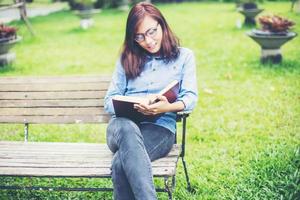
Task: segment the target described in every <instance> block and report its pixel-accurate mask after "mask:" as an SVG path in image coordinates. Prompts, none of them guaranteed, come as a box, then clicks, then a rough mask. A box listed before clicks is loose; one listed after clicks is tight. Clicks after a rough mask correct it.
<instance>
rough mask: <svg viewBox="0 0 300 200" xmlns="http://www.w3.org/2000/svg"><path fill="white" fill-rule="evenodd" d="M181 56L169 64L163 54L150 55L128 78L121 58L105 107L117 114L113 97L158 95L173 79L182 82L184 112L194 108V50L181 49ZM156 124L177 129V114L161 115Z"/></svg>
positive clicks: (195, 88)
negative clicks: (135, 72) (136, 71)
mask: <svg viewBox="0 0 300 200" xmlns="http://www.w3.org/2000/svg"><path fill="white" fill-rule="evenodd" d="M179 52H180V54H179V56H178V58H177V59H176V60H175V61H171V62H169V63H167V64H166V63H165V62H164V60H163V59H161V58H159V57H152V56H148V57H147V60H146V63H145V66H144V68H143V71H142V72H141V74H140V75H139V76H138V77H136V78H134V79H128V80H127V78H126V75H125V71H124V68H123V66H122V64H121V62H120V60H119V61H118V62H117V64H116V69H115V71H114V73H113V76H112V81H111V83H110V86H109V89H108V91H107V93H106V96H105V99H104V108H105V111H106V112H107V113H109V114H110V115H112V116H114V114H115V113H114V108H113V104H112V100H111V98H112V97H113V96H115V95H125V96H147V95H149V94H157V93H159V92H160V90H162V89H163V88H164V87H166V86H167V85H168V84H169V83H171V82H172V81H173V80H177V81H179V83H180V90H179V94H178V97H177V101H182V102H183V103H184V106H185V107H184V111H191V110H192V109H193V108H194V107H195V105H196V103H197V98H198V90H197V80H196V65H195V57H194V54H193V52H192V51H191V50H189V49H187V48H183V47H180V48H179ZM141 123H154V124H156V125H159V126H163V127H165V128H167V129H169V130H170V131H171V132H173V133H175V132H176V114H175V113H171V112H167V113H164V114H163V115H162V116H160V117H159V118H157V119H156V120H155V121H154V122H153V121H152V122H147V121H144V122H141Z"/></svg>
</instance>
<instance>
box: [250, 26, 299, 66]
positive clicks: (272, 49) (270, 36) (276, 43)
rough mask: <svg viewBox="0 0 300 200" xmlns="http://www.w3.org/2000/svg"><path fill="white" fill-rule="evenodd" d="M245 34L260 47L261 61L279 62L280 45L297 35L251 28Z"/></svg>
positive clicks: (280, 55) (280, 56)
mask: <svg viewBox="0 0 300 200" xmlns="http://www.w3.org/2000/svg"><path fill="white" fill-rule="evenodd" d="M247 35H248V36H249V37H250V38H252V39H253V40H254V41H255V42H256V43H257V44H259V46H260V47H261V57H260V61H261V63H268V62H271V63H274V64H277V63H281V61H282V54H281V50H280V47H281V46H282V45H284V44H285V43H286V42H288V41H290V40H292V39H293V38H294V37H296V36H297V33H294V32H287V33H272V32H266V31H260V30H252V31H249V32H247Z"/></svg>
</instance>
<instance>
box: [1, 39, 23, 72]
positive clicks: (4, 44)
mask: <svg viewBox="0 0 300 200" xmlns="http://www.w3.org/2000/svg"><path fill="white" fill-rule="evenodd" d="M21 39H22V38H21V37H20V36H18V37H15V38H1V39H0V66H4V65H8V64H11V63H12V62H13V61H14V60H15V59H16V54H15V53H14V52H11V51H10V49H11V48H12V47H13V46H14V45H15V44H16V43H18V42H19V41H21Z"/></svg>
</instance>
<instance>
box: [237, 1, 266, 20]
mask: <svg viewBox="0 0 300 200" xmlns="http://www.w3.org/2000/svg"><path fill="white" fill-rule="evenodd" d="M237 10H238V11H239V12H240V13H241V14H243V15H244V16H245V21H244V25H246V26H253V25H256V21H255V17H256V15H258V14H259V13H261V12H262V11H263V9H259V8H258V6H257V4H256V3H255V1H254V0H246V1H241V2H240V3H239V4H238V6H237Z"/></svg>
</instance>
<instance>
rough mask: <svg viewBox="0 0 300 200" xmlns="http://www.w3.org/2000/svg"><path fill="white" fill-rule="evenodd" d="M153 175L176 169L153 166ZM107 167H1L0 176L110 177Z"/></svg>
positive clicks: (173, 172)
mask: <svg viewBox="0 0 300 200" xmlns="http://www.w3.org/2000/svg"><path fill="white" fill-rule="evenodd" d="M152 171H153V175H154V176H155V177H159V176H173V175H175V172H176V169H175V168H174V167H154V168H153V170H152ZM110 173H111V170H110V169H109V168H100V167H99V168H38V169H37V168H22V167H20V168H18V167H14V168H11V167H1V174H0V176H1V175H2V176H18V177H20V176H24V177H25V176H28V177H93V178H96V177H99V178H101V177H110V176H111V174H110Z"/></svg>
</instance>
